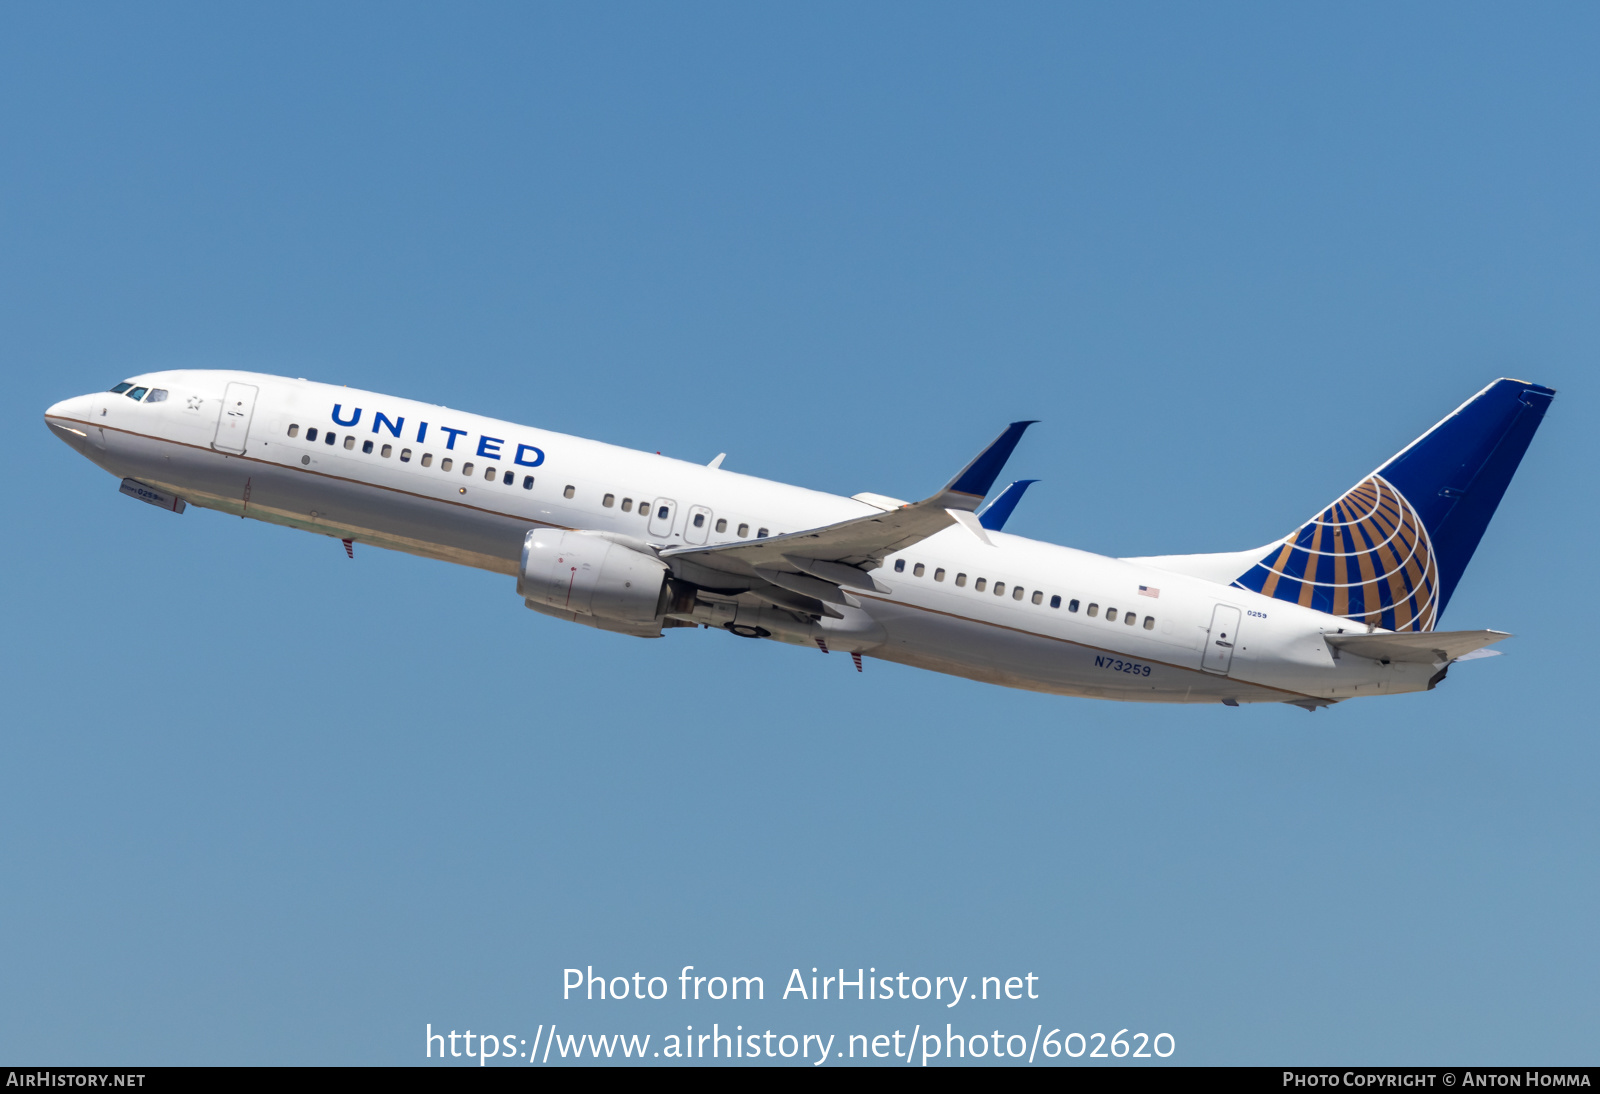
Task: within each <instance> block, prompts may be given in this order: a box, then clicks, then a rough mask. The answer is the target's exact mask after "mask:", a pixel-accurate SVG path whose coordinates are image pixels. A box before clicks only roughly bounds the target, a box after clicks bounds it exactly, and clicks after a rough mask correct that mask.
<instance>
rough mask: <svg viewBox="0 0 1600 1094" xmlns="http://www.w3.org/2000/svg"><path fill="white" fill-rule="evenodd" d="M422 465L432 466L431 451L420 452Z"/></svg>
mask: <svg viewBox="0 0 1600 1094" xmlns="http://www.w3.org/2000/svg"><path fill="white" fill-rule="evenodd" d="M422 466H423V467H432V466H433V453H432V452H424V453H423V454H422Z"/></svg>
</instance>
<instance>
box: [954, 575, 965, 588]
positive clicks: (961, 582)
mask: <svg viewBox="0 0 1600 1094" xmlns="http://www.w3.org/2000/svg"><path fill="white" fill-rule="evenodd" d="M966 584H967V575H966V574H957V575H956V588H958V589H961V588H965V587H966Z"/></svg>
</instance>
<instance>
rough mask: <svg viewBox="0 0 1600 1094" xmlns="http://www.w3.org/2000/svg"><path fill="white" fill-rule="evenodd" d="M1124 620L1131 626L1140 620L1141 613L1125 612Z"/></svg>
mask: <svg viewBox="0 0 1600 1094" xmlns="http://www.w3.org/2000/svg"><path fill="white" fill-rule="evenodd" d="M1122 621H1123V622H1124V623H1126V624H1127V625H1128V626H1130V627H1131V626H1133V625H1134V624H1135V623H1137V622H1139V613H1138V612H1128V613H1127V614H1125V615H1124V616H1123V617H1122Z"/></svg>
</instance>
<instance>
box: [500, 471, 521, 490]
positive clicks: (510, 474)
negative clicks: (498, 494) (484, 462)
mask: <svg viewBox="0 0 1600 1094" xmlns="http://www.w3.org/2000/svg"><path fill="white" fill-rule="evenodd" d="M516 481H517V473H516V472H515V471H507V472H506V473H505V474H504V475H502V476H501V477H500V485H501V486H510V485H512V484H513V483H515V482H516Z"/></svg>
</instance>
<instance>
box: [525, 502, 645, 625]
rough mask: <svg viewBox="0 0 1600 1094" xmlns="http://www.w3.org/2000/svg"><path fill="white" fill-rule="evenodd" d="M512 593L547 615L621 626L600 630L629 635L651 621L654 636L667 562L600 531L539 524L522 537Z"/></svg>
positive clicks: (592, 623) (575, 620) (593, 623)
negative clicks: (519, 559) (559, 528)
mask: <svg viewBox="0 0 1600 1094" xmlns="http://www.w3.org/2000/svg"><path fill="white" fill-rule="evenodd" d="M517 592H518V593H519V594H521V596H522V598H523V599H524V600H526V601H527V602H528V607H530V608H533V609H534V610H536V611H540V612H544V613H545V614H547V615H560V616H564V617H567V618H572V619H573V621H574V622H582V623H590V624H591V625H596V626H602V625H603V624H602V623H601V621H604V622H606V623H613V624H621V626H603V629H605V630H626V631H628V632H630V633H632V632H633V631H634V630H635V629H638V628H645V629H650V628H651V625H652V624H656V625H655V626H654V628H653V633H655V634H659V633H660V626H659V625H658V624H659V620H660V617H661V614H662V611H663V610H664V609H665V607H666V600H667V595H668V594H667V566H666V563H664V562H662V561H661V560H660V559H658V558H656V557H655V556H654V555H651V554H646V553H645V552H644V551H642V550H635V549H633V548H631V547H628V546H625V545H623V544H621V543H615V542H613V541H612V540H610V539H608V538H606V537H605V536H602V535H596V534H593V533H586V532H562V531H558V530H555V529H543V528H539V529H535V530H534V531H531V532H529V533H528V534H527V536H526V537H525V538H524V539H523V541H522V569H521V571H520V572H519V575H518V578H517ZM569 612H570V613H572V615H571V616H568V615H567V613H569ZM584 617H592V618H584Z"/></svg>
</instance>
